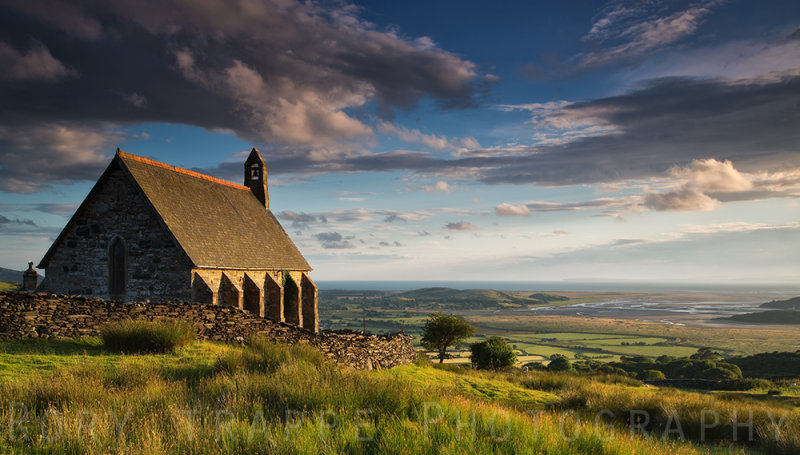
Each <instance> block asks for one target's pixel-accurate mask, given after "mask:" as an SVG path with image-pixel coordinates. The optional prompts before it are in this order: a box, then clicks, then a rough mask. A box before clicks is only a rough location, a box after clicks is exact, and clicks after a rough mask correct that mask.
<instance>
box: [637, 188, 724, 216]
mask: <svg viewBox="0 0 800 455" xmlns="http://www.w3.org/2000/svg"><path fill="white" fill-rule="evenodd" d="M644 203H645V205H646V206H647V207H648V208H651V209H653V210H658V211H665V210H674V211H707V210H714V209H716V208H717V207H719V204H720V202H719V201H718V200H716V199H714V198H711V197H709V196H708V195H706V194H704V193H703V192H702V191H700V190H699V189H697V188H692V187H688V186H684V187H680V188H678V189H675V190H672V191H668V192H666V193H649V194H647V195H646V196H645V197H644Z"/></svg>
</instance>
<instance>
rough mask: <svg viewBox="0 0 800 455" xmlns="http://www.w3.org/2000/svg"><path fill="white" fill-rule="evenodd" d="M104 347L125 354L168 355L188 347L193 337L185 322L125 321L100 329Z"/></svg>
mask: <svg viewBox="0 0 800 455" xmlns="http://www.w3.org/2000/svg"><path fill="white" fill-rule="evenodd" d="M100 335H101V337H102V339H103V344H104V345H105V347H106V348H108V349H110V350H114V351H121V352H125V353H168V352H175V351H177V350H178V349H179V348H182V347H183V346H186V345H188V344H189V343H191V342H192V341H194V339H195V338H196V337H197V334H196V333H195V330H194V327H192V325H191V324H190V323H188V322H186V321H178V320H163V321H146V320H143V319H128V320H124V321H116V322H109V323H108V324H105V325H103V326H102V327H101V328H100Z"/></svg>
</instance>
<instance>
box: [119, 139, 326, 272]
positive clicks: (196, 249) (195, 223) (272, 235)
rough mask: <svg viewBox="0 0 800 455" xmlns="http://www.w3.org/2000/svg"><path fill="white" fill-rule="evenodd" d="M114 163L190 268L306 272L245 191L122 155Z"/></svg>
mask: <svg viewBox="0 0 800 455" xmlns="http://www.w3.org/2000/svg"><path fill="white" fill-rule="evenodd" d="M115 159H117V160H119V161H120V162H121V163H122V165H123V168H124V169H126V170H127V171H128V172H129V173H130V175H131V177H132V178H133V180H134V181H135V182H136V183H137V184H138V185H139V187H140V188H141V189H142V191H143V192H144V194H145V196H147V199H148V200H149V201H150V203H151V204H152V205H153V207H154V208H155V209H156V212H158V215H159V216H161V218H162V219H163V220H164V223H165V224H166V226H167V228H168V229H169V230H170V232H171V233H172V235H173V236H174V237H175V239H176V240H177V241H178V243H179V245H180V246H181V248H183V250H184V251H185V252H186V254H187V255H188V256H189V259H190V260H191V261H192V262H193V263H194V265H195V267H208V268H231V269H257V270H304V271H309V270H311V267H310V266H309V265H308V262H306V260H305V258H303V255H302V254H300V251H299V250H298V249H297V247H296V246H295V244H294V243H293V242H292V240H291V239H290V238H289V236H288V235H287V234H286V231H284V230H283V228H282V227H281V225H280V223H278V220H277V219H276V218H275V215H273V214H272V212H271V211H270V210H269V209H266V208H264V206H263V205H262V204H261V202H260V201H259V200H258V199H257V198H256V197H255V195H253V193H252V192H251V191H250V189H249V188H248V187H246V186H242V185H238V184H235V183H231V182H228V181H225V180H221V179H217V178H214V177H210V176H207V175H203V174H200V173H197V172H194V171H189V170H187V169H182V168H178V167H174V166H170V165H167V164H164V163H159V162H157V161H153V160H149V159H147V158H142V157H139V156H136V155H130V154H127V153H123V152H118V153H117V156H116V157H115Z"/></svg>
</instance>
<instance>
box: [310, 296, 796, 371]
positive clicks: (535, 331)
mask: <svg viewBox="0 0 800 455" xmlns="http://www.w3.org/2000/svg"><path fill="white" fill-rule="evenodd" d="M609 297H618V295H613V296H609ZM429 314H430V311H427V310H413V309H396V308H390V309H386V308H381V307H379V306H378V302H377V301H375V302H373V306H371V307H370V308H369V310H364V309H361V308H356V307H353V308H351V307H346V308H342V309H338V310H328V311H327V312H323V311H322V310H320V317H321V321H320V322H321V325H322V326H323V327H332V328H337V329H339V328H347V329H352V330H362V329H363V327H364V323H365V322H366V329H367V331H371V332H378V333H387V332H399V331H401V330H404V331H405V333H408V334H411V335H413V336H415V340H416V342H417V343H418V340H419V335H420V333H419V331H420V327H421V326H422V324H423V323H424V321H425V319H426V318H427V316H428V315H429ZM459 314H462V315H463V316H464V317H465V318H466V319H467V320H468V321H469V322H470V323H471V324H472V325H474V326H476V328H477V330H476V337H473V338H472V339H470V340H467V342H466V343H463V344H462V345H461V346H460V347H456V349H454V350H453V352H452V354H454V355H455V356H456V357H458V358H456V359H451V360H449V362H461V363H466V362H468V361H469V359H468V357H469V351H468V349H469V347H468V343H470V342H475V341H479V340H482V339H484V338H485V337H486V336H490V335H498V336H501V337H503V338H505V339H506V340H507V341H508V342H509V343H510V344H512V345H516V349H517V351H518V354H519V355H522V356H541V357H544V358H548V357H549V356H551V355H553V354H563V355H565V356H567V357H569V358H576V355H579V356H582V357H588V358H591V359H594V360H600V361H605V362H608V361H615V360H618V359H619V356H621V355H643V356H648V357H652V358H656V357H659V356H662V355H670V356H675V357H682V356H688V355H691V354H692V353H694V352H695V351H696V350H697V349H698V348H699V347H710V348H713V349H715V350H717V351H719V352H722V353H724V354H725V355H729V356H730V355H741V354H755V353H759V352H772V351H784V350H796V349H800V337H798V336H797V335H796V332H795V331H793V330H789V329H787V330H775V329H749V328H736V327H735V326H729V327H720V328H696V327H683V326H674V325H664V324H659V323H648V322H640V321H633V320H622V319H600V318H591V319H590V318H580V317H569V316H545V315H529V314H520V315H514V316H507V315H502V314H493V313H492V312H491V311H461V312H459Z"/></svg>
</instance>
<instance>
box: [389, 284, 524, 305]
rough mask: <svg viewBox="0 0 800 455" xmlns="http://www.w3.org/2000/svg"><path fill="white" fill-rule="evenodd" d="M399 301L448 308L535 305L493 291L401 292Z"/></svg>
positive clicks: (430, 290)
mask: <svg viewBox="0 0 800 455" xmlns="http://www.w3.org/2000/svg"><path fill="white" fill-rule="evenodd" d="M396 298H398V299H402V300H410V301H414V303H415V304H416V305H415V306H417V307H420V306H422V307H427V306H439V305H443V306H446V307H448V308H453V307H456V308H486V307H494V308H497V307H521V306H527V305H531V304H533V302H531V301H530V300H528V299H525V298H521V297H518V296H515V295H513V294H509V293H508V292H503V291H493V290H491V289H465V290H459V289H451V288H423V289H416V290H413V291H406V292H401V293H400V294H398V295H397V296H396Z"/></svg>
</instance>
